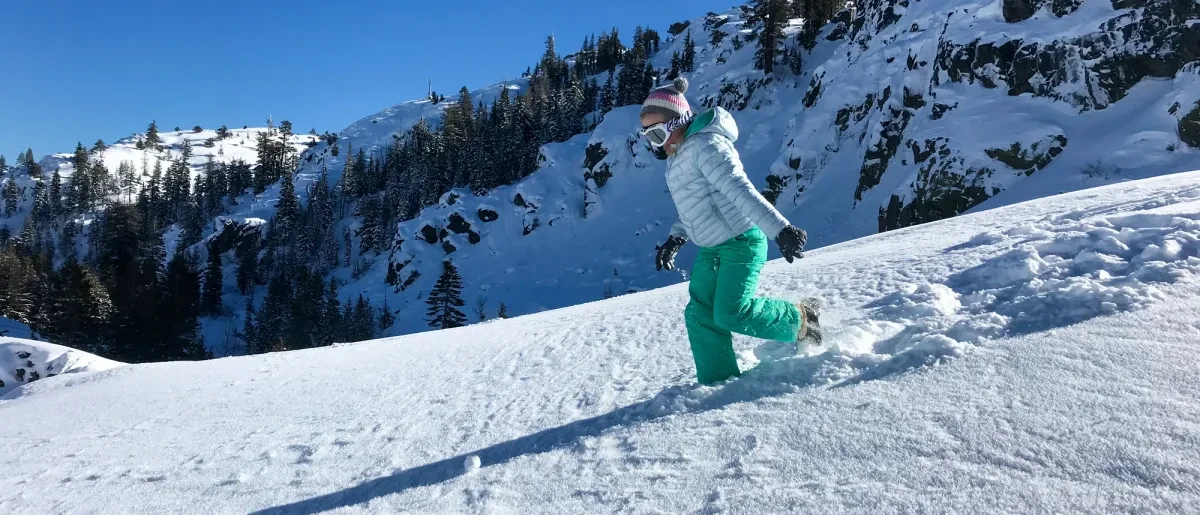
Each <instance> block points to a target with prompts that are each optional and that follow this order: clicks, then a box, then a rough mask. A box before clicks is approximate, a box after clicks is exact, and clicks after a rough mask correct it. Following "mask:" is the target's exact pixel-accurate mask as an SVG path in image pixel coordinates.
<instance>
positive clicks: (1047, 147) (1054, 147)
mask: <svg viewBox="0 0 1200 515" xmlns="http://www.w3.org/2000/svg"><path fill="white" fill-rule="evenodd" d="M1066 146H1067V137H1066V136H1063V135H1062V134H1056V135H1054V136H1052V137H1049V138H1046V139H1043V140H1041V141H1038V142H1035V143H1034V144H1033V145H1031V146H1030V147H1029V148H1022V147H1021V144H1020V143H1013V144H1012V145H1010V146H1009V148H1007V149H1002V148H989V149H987V150H985V151H984V153H986V154H987V155H988V157H990V158H992V159H995V160H997V161H1000V162H1001V163H1004V164H1006V165H1008V167H1009V168H1012V169H1014V170H1016V171H1018V172H1021V173H1023V174H1025V175H1033V173H1034V172H1036V171H1038V170H1041V169H1043V168H1045V167H1046V166H1047V165H1049V164H1050V162H1051V161H1053V160H1054V158H1056V157H1058V155H1059V154H1061V153H1062V151H1063V149H1064V148H1066Z"/></svg>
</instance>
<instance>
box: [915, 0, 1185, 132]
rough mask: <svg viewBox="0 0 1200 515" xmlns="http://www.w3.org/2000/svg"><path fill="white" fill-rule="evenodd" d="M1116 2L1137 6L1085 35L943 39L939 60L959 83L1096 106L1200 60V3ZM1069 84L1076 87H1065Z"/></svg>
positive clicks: (1045, 0) (1059, 5) (1060, 6)
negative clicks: (1001, 87)
mask: <svg viewBox="0 0 1200 515" xmlns="http://www.w3.org/2000/svg"><path fill="white" fill-rule="evenodd" d="M1027 1H1029V2H1031V3H1032V5H1034V6H1035V11H1036V9H1037V8H1040V6H1044V5H1046V4H1049V5H1050V9H1051V12H1053V13H1054V14H1055V15H1059V16H1065V15H1068V14H1070V13H1072V12H1074V10H1075V9H1077V8H1078V6H1079V1H1078V0H1027ZM1006 3H1007V2H1006ZM1113 8H1114V9H1118V10H1122V9H1130V10H1129V11H1128V12H1123V13H1120V14H1119V15H1116V16H1114V17H1113V18H1112V19H1110V20H1108V21H1107V22H1105V23H1104V24H1102V25H1100V26H1099V27H1097V29H1096V31H1095V32H1092V33H1090V34H1084V35H1081V36H1075V37H1069V38H1063V39H1059V40H1053V41H1049V42H1046V41H1044V40H1040V41H1032V42H1029V43H1026V42H1024V41H1022V40H1008V41H1004V42H997V43H991V42H989V43H980V42H979V41H974V42H971V43H966V44H955V43H943V44H942V45H941V46H940V48H939V49H938V57H937V65H938V68H939V69H941V70H943V71H945V73H946V75H947V76H948V77H949V78H950V80H952V81H965V82H968V83H974V82H979V83H980V84H983V85H984V86H987V87H997V86H998V85H999V84H998V81H1003V82H1004V83H1005V84H1006V85H1007V87H1008V93H1009V94H1010V95H1020V94H1024V93H1029V94H1032V95H1035V96H1043V97H1048V98H1053V99H1057V100H1062V101H1064V102H1068V103H1071V104H1072V105H1075V106H1076V107H1078V108H1079V109H1080V110H1089V109H1104V108H1106V107H1108V106H1109V105H1111V104H1112V103H1114V102H1117V101H1118V100H1120V99H1122V98H1124V97H1125V95H1126V94H1127V93H1128V92H1129V90H1130V89H1131V88H1133V86H1134V85H1136V84H1137V83H1139V82H1141V80H1142V79H1144V78H1146V77H1159V78H1170V77H1174V76H1175V74H1176V73H1177V72H1179V70H1180V69H1181V68H1182V67H1183V66H1184V65H1185V64H1187V63H1189V62H1192V61H1195V60H1197V59H1198V58H1200V26H1196V25H1193V24H1190V23H1188V20H1191V19H1195V18H1198V17H1200V8H1198V7H1197V5H1196V4H1195V3H1192V2H1179V1H1174V0H1153V1H1134V0H1115V1H1113ZM936 77H937V76H936V75H935V85H937V78H936ZM1068 83H1069V84H1075V86H1074V87H1069V88H1060V86H1062V85H1064V84H1068ZM1060 89H1061V92H1060Z"/></svg>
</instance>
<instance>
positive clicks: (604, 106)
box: [600, 73, 617, 114]
mask: <svg viewBox="0 0 1200 515" xmlns="http://www.w3.org/2000/svg"><path fill="white" fill-rule="evenodd" d="M613 75H615V74H613V73H609V74H608V78H606V79H604V89H602V90H600V113H601V114H605V113H608V112H609V111H612V110H613V107H615V106H616V101H617V98H616V97H617V90H616V88H615V87H614V86H613Z"/></svg>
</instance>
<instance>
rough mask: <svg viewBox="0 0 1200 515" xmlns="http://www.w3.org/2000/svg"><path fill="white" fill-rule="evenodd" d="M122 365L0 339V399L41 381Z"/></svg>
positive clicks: (32, 342)
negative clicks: (20, 388)
mask: <svg viewBox="0 0 1200 515" xmlns="http://www.w3.org/2000/svg"><path fill="white" fill-rule="evenodd" d="M123 364H124V363H120V362H117V361H112V360H110V359H105V358H101V357H100V356H96V355H93V354H88V353H86V352H83V351H78V350H75V349H72V348H69V347H63V346H62V345H55V344H53V343H46V342H39V341H35V340H22V339H18V338H0V398H4V397H6V396H7V395H8V394H9V392H11V391H13V390H15V389H17V388H18V387H20V386H22V385H25V384H29V383H32V382H34V381H38V380H40V379H46V378H50V377H54V376H57V375H61V374H76V373H81V372H97V371H102V370H109V369H112V368H116V367H119V366H121V365H123Z"/></svg>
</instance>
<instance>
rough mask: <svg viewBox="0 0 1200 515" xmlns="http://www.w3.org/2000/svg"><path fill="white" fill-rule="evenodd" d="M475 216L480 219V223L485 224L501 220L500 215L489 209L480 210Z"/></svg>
mask: <svg viewBox="0 0 1200 515" xmlns="http://www.w3.org/2000/svg"><path fill="white" fill-rule="evenodd" d="M475 214H476V216H478V217H479V221H480V222H484V223H489V222H495V221H496V220H499V219H500V213H497V212H495V211H492V210H491V209H487V208H482V207H481V208H479V211H476V212H475Z"/></svg>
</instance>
